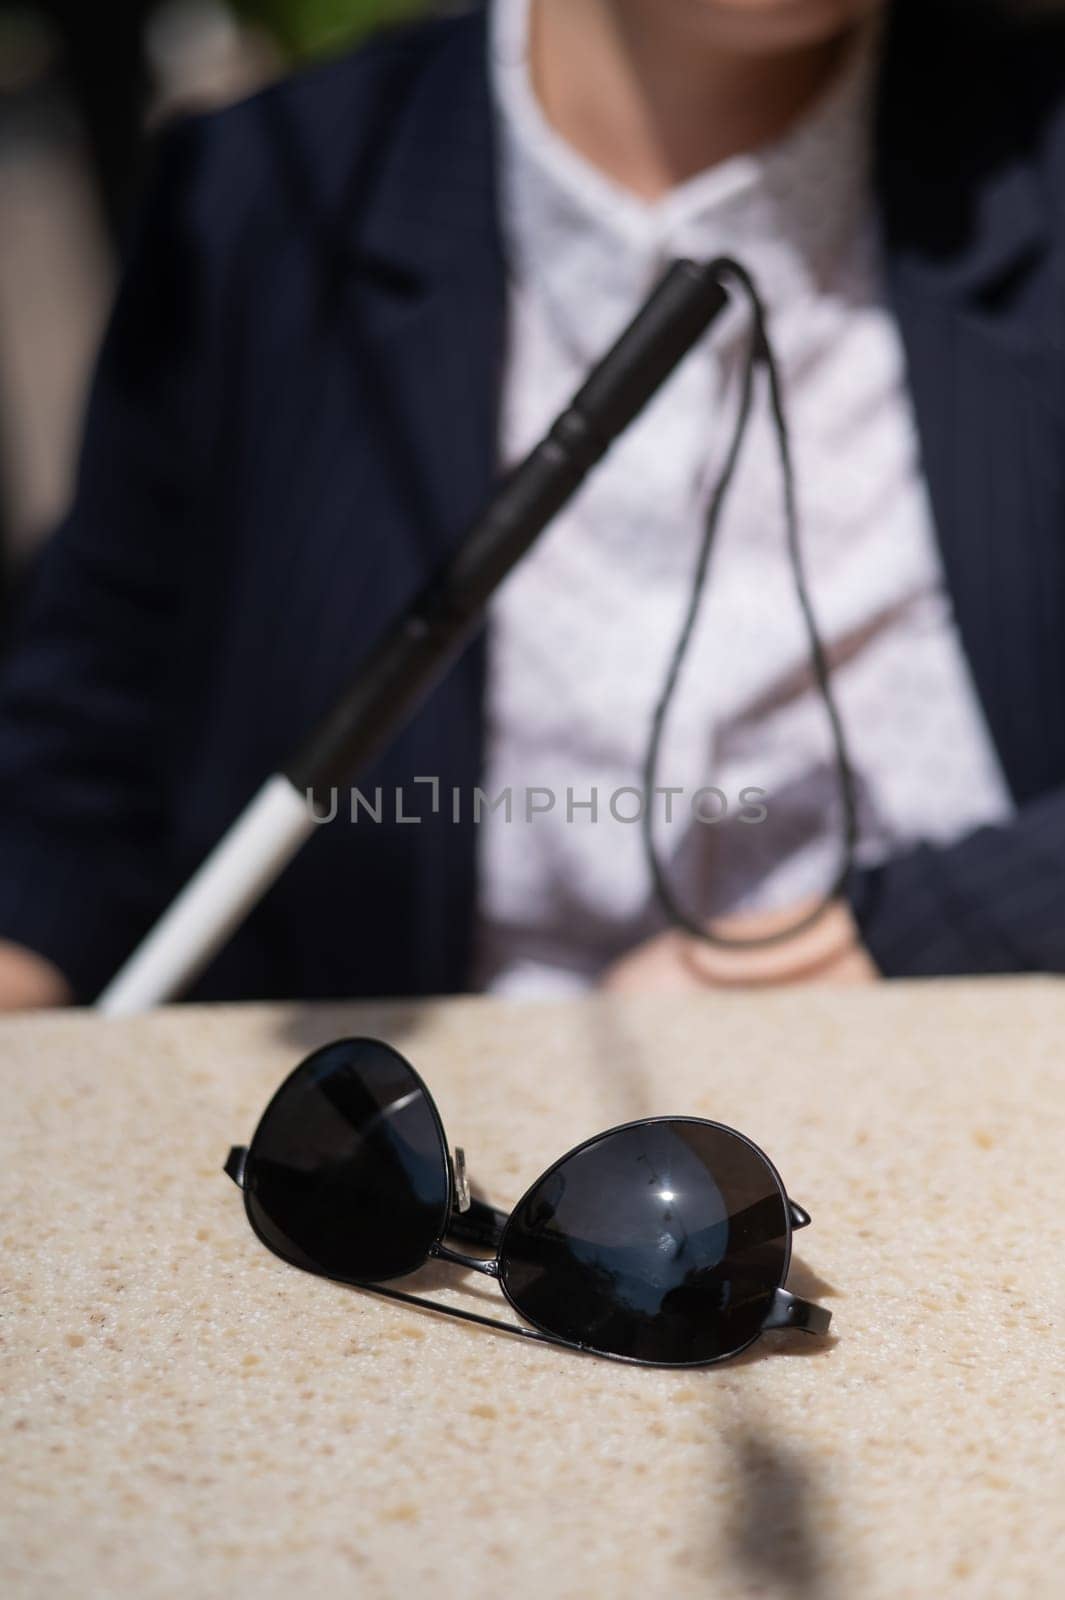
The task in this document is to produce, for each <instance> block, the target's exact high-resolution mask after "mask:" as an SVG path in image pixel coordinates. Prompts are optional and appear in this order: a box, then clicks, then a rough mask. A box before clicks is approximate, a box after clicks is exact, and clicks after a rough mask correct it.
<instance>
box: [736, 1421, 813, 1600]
mask: <svg viewBox="0 0 1065 1600" xmlns="http://www.w3.org/2000/svg"><path fill="white" fill-rule="evenodd" d="M728 1460H729V1465H730V1468H731V1470H732V1471H733V1472H734V1473H735V1474H736V1478H737V1481H738V1485H739V1495H738V1510H737V1511H736V1512H735V1513H734V1514H733V1516H732V1518H731V1519H730V1521H729V1523H728V1525H727V1526H726V1530H725V1549H726V1551H727V1555H728V1557H729V1558H730V1559H731V1562H732V1564H733V1565H734V1566H735V1567H736V1568H737V1569H738V1570H739V1571H740V1572H741V1573H743V1574H744V1576H745V1577H746V1578H748V1579H749V1580H750V1581H751V1582H752V1584H753V1585H756V1586H757V1592H758V1593H759V1594H764V1595H766V1596H782V1597H787V1600H815V1597H816V1600H832V1597H835V1596H836V1595H838V1593H839V1587H838V1584H837V1582H836V1578H835V1575H834V1573H833V1572H832V1571H831V1570H830V1567H829V1562H828V1557H827V1553H826V1552H825V1550H824V1548H823V1546H822V1542H821V1540H820V1538H819V1535H818V1533H817V1529H816V1508H817V1499H818V1492H817V1475H816V1471H815V1470H814V1468H813V1466H812V1464H811V1462H810V1460H809V1458H807V1457H805V1456H804V1455H803V1454H802V1453H800V1452H799V1451H798V1450H796V1449H795V1448H794V1446H792V1445H790V1444H789V1445H782V1444H781V1443H779V1442H778V1441H777V1440H774V1439H773V1438H772V1437H771V1436H770V1435H769V1434H768V1433H766V1432H765V1431H763V1430H762V1429H759V1428H757V1427H755V1426H753V1425H752V1424H751V1423H750V1422H747V1423H746V1424H744V1423H743V1422H740V1423H738V1424H737V1426H736V1429H735V1432H734V1434H733V1436H732V1438H731V1439H730V1448H729V1456H728ZM720 1558H721V1552H720V1548H718V1549H717V1550H715V1552H714V1556H713V1561H714V1565H715V1566H717V1565H718V1564H719V1563H720Z"/></svg>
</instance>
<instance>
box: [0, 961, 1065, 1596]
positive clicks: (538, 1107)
mask: <svg viewBox="0 0 1065 1600" xmlns="http://www.w3.org/2000/svg"><path fill="white" fill-rule="evenodd" d="M352 1032H360V1033H375V1034H378V1035H380V1036H382V1037H385V1038H388V1039H389V1040H391V1041H392V1042H393V1043H395V1044H396V1045H397V1046H398V1047H399V1048H401V1049H403V1050H404V1051H405V1052H406V1053H407V1054H408V1055H409V1056H410V1057H411V1059H412V1060H413V1061H414V1063H415V1065H416V1066H417V1067H418V1068H419V1070H420V1071H421V1072H422V1074H423V1076H425V1078H426V1079H427V1081H428V1083H429V1085H430V1087H431V1089H432V1090H433V1092H434V1095H435V1097H436V1099H437V1102H438V1104H439V1106H440V1109H441V1112H442V1115H443V1119H444V1124H445V1127H446V1128H447V1130H448V1132H449V1135H450V1137H451V1139H452V1140H453V1141H454V1142H458V1143H461V1144H463V1145H464V1146H465V1148H466V1151H467V1155H468V1158H469V1161H470V1165H471V1170H472V1171H473V1173H474V1174H475V1176H476V1178H477V1179H478V1180H479V1182H480V1184H481V1186H482V1187H483V1188H484V1189H485V1190H486V1191H487V1192H488V1193H489V1194H490V1195H491V1196H492V1198H493V1199H495V1200H497V1201H499V1202H504V1203H505V1202H508V1201H509V1202H513V1201H514V1200H516V1199H517V1197H518V1195H519V1194H520V1193H521V1191H522V1190H523V1189H524V1188H525V1186H526V1185H527V1183H528V1182H529V1181H530V1180H531V1179H532V1178H533V1177H534V1176H536V1174H537V1173H538V1172H540V1171H541V1170H542V1169H543V1168H544V1167H546V1166H547V1165H548V1164H549V1163H550V1162H551V1161H552V1160H553V1159H555V1158H556V1157H557V1156H558V1155H560V1154H561V1153H562V1151H563V1150H564V1149H566V1148H568V1147H569V1146H570V1145H572V1144H574V1143H576V1142H577V1141H578V1140H580V1139H582V1138H584V1137H585V1136H587V1135H589V1134H591V1133H594V1132H597V1131H599V1130H600V1129H602V1128H605V1127H608V1126H610V1125H611V1124H613V1123H616V1122H620V1121H625V1120H627V1119H629V1118H632V1117H638V1116H645V1115H653V1114H657V1113H669V1112H689V1113H693V1114H696V1115H704V1116H711V1117H714V1118H716V1119H718V1120H721V1121H724V1122H727V1123H731V1124H733V1125H734V1126H736V1127H739V1128H741V1129H743V1130H744V1131H745V1132H746V1133H748V1134H749V1135H750V1136H751V1137H752V1138H754V1139H755V1140H757V1141H758V1143H760V1144H761V1145H762V1146H763V1147H764V1148H765V1149H766V1150H767V1151H768V1153H769V1154H770V1155H771V1156H772V1157H773V1159H774V1160H775V1161H776V1162H777V1164H778V1165H779V1167H780V1169H781V1171H782V1173H783V1175H784V1178H785V1180H786V1182H787V1184H788V1188H789V1190H790V1192H791V1193H792V1195H793V1196H794V1197H795V1198H796V1199H798V1200H800V1201H801V1202H802V1203H803V1204H805V1205H806V1206H808V1208H809V1209H810V1211H811V1212H812V1213H813V1215H814V1226H813V1227H812V1228H811V1229H810V1230H809V1231H808V1232H806V1233H803V1234H802V1235H800V1236H799V1240H798V1254H799V1259H798V1260H797V1261H796V1262H795V1264H794V1266H793V1270H792V1276H791V1279H790V1284H791V1287H793V1288H795V1289H797V1290H798V1291H799V1292H800V1293H803V1294H806V1295H809V1296H811V1297H813V1298H817V1299H820V1300H822V1301H823V1302H824V1303H825V1304H826V1305H829V1306H830V1307H831V1308H832V1310H833V1312H834V1314H835V1320H834V1334H835V1337H834V1338H832V1339H830V1340H828V1341H824V1342H819V1341H815V1340H808V1339H804V1338H803V1336H802V1335H800V1334H778V1335H771V1336H767V1337H765V1338H763V1339H762V1340H761V1341H760V1342H759V1344H758V1345H757V1346H755V1347H754V1349H753V1350H752V1351H751V1352H749V1353H748V1354H747V1355H745V1356H744V1357H742V1358H740V1359H739V1360H738V1361H736V1362H735V1363H732V1364H729V1365H726V1366H721V1367H717V1368H711V1369H709V1370H707V1371H703V1372H694V1373H693V1372H672V1373H671V1372H668V1371H658V1370H650V1369H646V1368H640V1367H632V1366H624V1365H619V1364H617V1363H612V1362H606V1361H600V1360H596V1359H594V1358H589V1357H584V1356H580V1355H575V1354H567V1353H565V1352H560V1351H556V1350H552V1349H550V1348H546V1347H541V1346H538V1345H536V1344H532V1343H528V1342H526V1341H524V1340H520V1339H515V1338H512V1337H510V1336H508V1335H506V1334H496V1333H492V1332H490V1331H488V1330H484V1329H481V1328H478V1327H475V1326H471V1325H468V1324H465V1323H462V1322H457V1321H453V1320H451V1319H449V1318H446V1317H439V1316H436V1315H434V1314H432V1313H429V1312H420V1311H415V1310H411V1309H409V1308H407V1307H405V1306H402V1305H397V1304H395V1303H392V1302H389V1301H385V1300H381V1299H379V1298H375V1297H372V1296H370V1295H368V1294H365V1293H361V1292H359V1291H358V1290H354V1289H349V1288H345V1287H342V1286H339V1285H336V1284H332V1283H328V1282H325V1281H323V1280H320V1279H316V1278H314V1277H311V1276H309V1275H307V1274H305V1273H301V1272H298V1271H296V1270H295V1269H293V1268H291V1267H288V1266H285V1265H284V1264H283V1263H282V1262H280V1261H278V1260H277V1259H276V1258H275V1257H273V1256H272V1255H270V1254H269V1252H267V1251H266V1250H264V1249H263V1248H262V1246H261V1245H259V1243H258V1242H257V1241H256V1240H255V1238H254V1237H253V1236H252V1234H251V1232H250V1230H249V1228H248V1226H247V1223H246V1221H245V1218H244V1213H243V1207H242V1205H241V1203H240V1199H239V1196H238V1194H237V1192H236V1190H235V1189H234V1188H233V1187H232V1185H231V1184H230V1183H229V1182H228V1181H227V1180H226V1179H225V1178H224V1177H223V1176H222V1174H221V1171H220V1165H221V1161H222V1159H223V1158H224V1156H225V1152H226V1150H227V1148H228V1146H229V1144H230V1143H233V1142H239V1141H240V1140H246V1138H247V1136H248V1135H250V1133H251V1132H252V1130H253V1128H254V1125H255V1122H256V1120H257V1117H258V1114H259V1112H260V1110H261V1109H262V1107H263V1105H264V1103H265V1101H266V1099H267V1097H268V1095H269V1093H270V1092H271V1090H272V1089H273V1087H274V1086H275V1084H276V1083H277V1082H278V1081H279V1079H280V1078H281V1076H282V1075H283V1074H284V1072H285V1071H286V1070H287V1069H288V1068H289V1067H290V1066H291V1065H293V1064H294V1063H295V1061H296V1060H298V1059H299V1058H300V1057H301V1056H302V1055H303V1054H304V1053H306V1051H307V1050H308V1049H310V1048H311V1047H313V1046H314V1045H316V1044H319V1043H321V1042H324V1041H325V1040H327V1039H330V1038H333V1037H336V1036H339V1035H341V1034H344V1033H352ZM1063 1054H1065V985H1061V984H1058V983H1053V982H1050V981H1039V980H1033V981H1030V982H1027V983H1019V984H1018V983H989V984H979V985H966V984H959V985H927V986H919V985H914V986H904V985H899V986H884V987H882V988H878V989H876V990H871V991H868V992H860V991H857V990H855V991H836V992H833V991H830V990H810V991H807V992H805V993H800V992H794V993H777V994H769V995H764V996H755V997H723V998H722V997H719V996H715V995H712V994H707V995H705V996H698V997H696V998H695V999H692V1000H687V1001H684V1002H682V1003H678V1002H677V1001H676V1000H673V999H671V1000H669V1001H667V1002H663V1001H661V1000H650V999H637V998H630V999H626V1000H624V1001H623V1002H622V1001H618V1000H612V1001H606V1000H603V999H593V1000H590V1001H582V1002H576V1003H567V1004H563V1005H535V1006H523V1007H516V1006H513V1005H504V1004H499V1003H490V1002H480V1001H457V1002H445V1003H439V1004H429V1005H425V1006H420V1007H407V1006H393V1007H382V1006H362V1007H359V1006H334V1007H312V1008H303V1009H285V1008H280V1007H278V1008H262V1007H232V1008H224V1009H218V1010H209V1009H186V1010H181V1009H175V1010H170V1011H164V1012H160V1013H157V1014H156V1015H154V1016H150V1017H145V1018H137V1019H132V1020H129V1021H101V1020H97V1019H93V1018H92V1017H90V1016H88V1015H86V1014H77V1013H71V1014H65V1015H60V1014H56V1015H48V1016H41V1017H37V1018H25V1019H15V1020H11V1021H9V1022H5V1023H3V1024H2V1025H0V1071H2V1074H3V1093H4V1100H3V1104H4V1112H3V1118H2V1126H0V1196H2V1218H3V1220H2V1224H0V1227H2V1230H3V1254H2V1258H0V1260H2V1268H0V1272H2V1279H3V1281H2V1284H0V1313H2V1323H0V1335H2V1346H0V1358H2V1366H0V1372H2V1409H3V1428H2V1450H3V1457H4V1460H3V1489H2V1499H0V1591H2V1592H3V1593H4V1595H6V1596H11V1597H13V1600H14V1597H20V1600H21V1597H25V1596H41V1597H45V1596H47V1597H48V1600H58V1597H66V1596H74V1595H77V1596H107V1597H114V1596H126V1595H131V1596H132V1595H136V1596H138V1597H155V1596H160V1597H162V1596H168V1597H169V1596H179V1595H180V1596H187V1595H193V1596H197V1597H213V1596H216V1595H217V1596H222V1595H225V1596H231V1595H238V1594H248V1595H252V1596H254V1597H255V1600H273V1597H275V1596H276V1597H279V1600H280V1597H286V1600H287V1597H290V1596H292V1595H294V1594H297V1593H299V1594H302V1595H306V1596H313V1597H314V1600H332V1597H334V1596H337V1597H339V1596H344V1597H348V1596H355V1597H359V1600H362V1597H376V1596H393V1595H395V1596H407V1595H409V1594H410V1593H412V1592H417V1591H422V1592H424V1593H426V1594H429V1593H431V1594H432V1595H433V1596H434V1600H449V1597H452V1596H454V1597H455V1600H481V1597H485V1600H487V1597H493V1600H495V1597H497V1596H516V1597H534V1596H536V1597H540V1596H556V1595H557V1596H581V1597H582V1600H583V1597H593V1600H597V1597H599V1596H610V1597H628V1596H632V1597H636V1596H639V1597H641V1600H646V1597H658V1596H662V1597H665V1596H669V1597H671V1600H673V1597H676V1600H686V1597H689V1596H700V1597H702V1596H714V1597H715V1600H729V1597H732V1596H755V1595H761V1596H782V1597H797V1600H808V1597H814V1596H818V1597H820V1596H825V1597H831V1600H837V1597H838V1600H843V1597H847V1600H850V1597H864V1596H870V1597H879V1596H885V1597H886V1596H891V1597H893V1600H898V1597H900V1596H911V1595H912V1596H920V1597H922V1600H923V1597H927V1596H936V1597H940V1596H951V1597H953V1596H984V1595H986V1596H989V1597H990V1596H995V1597H996V1600H1008V1597H1011V1596H1017V1597H1023V1600H1030V1597H1032V1596H1035V1595H1037V1594H1042V1593H1051V1592H1053V1587H1054V1584H1053V1581H1051V1575H1052V1574H1053V1572H1054V1571H1055V1570H1057V1571H1059V1573H1060V1569H1061V1564H1062V1561H1063V1558H1065V1541H1063V1529H1062V1505H1063V1504H1065V1479H1063V1473H1062V1466H1061V1456H1060V1452H1059V1450H1058V1448H1057V1435H1058V1432H1059V1429H1060V1417H1061V1413H1060V1410H1056V1407H1057V1406H1059V1404H1060V1388H1061V1362H1060V1345H1056V1343H1055V1336H1054V1331H1053V1327H1054V1323H1055V1321H1056V1313H1057V1311H1058V1310H1059V1306H1058V1304H1057V1303H1056V1302H1057V1301H1058V1298H1059V1294H1060V1290H1059V1284H1060V1282H1061V1278H1062V1271H1061V1247H1062V1242H1063V1241H1062V1235H1063V1232H1065V1223H1063V1207H1062V1201H1061V1171H1062V1167H1063V1164H1065V1141H1063V1138H1062V1120H1063V1110H1065V1096H1063V1094H1062V1078H1063V1072H1062V1057H1063ZM450 1270H452V1269H443V1268H439V1267H437V1268H429V1269H426V1270H425V1271H424V1273H423V1274H421V1275H420V1277H421V1280H422V1283H421V1287H427V1288H431V1289H432V1291H433V1292H434V1293H437V1294H439V1295H442V1296H449V1297H453V1298H455V1299H458V1300H461V1301H462V1303H465V1304H466V1305H468V1306H471V1307H474V1308H478V1309H488V1310H490V1311H496V1310H498V1309H499V1307H498V1306H497V1305H488V1303H487V1300H486V1299H485V1296H486V1295H487V1296H489V1297H493V1298H494V1295H495V1286H494V1285H493V1284H491V1283H490V1282H487V1281H486V1280H484V1279H480V1278H475V1279H473V1280H472V1281H471V1280H470V1279H468V1278H467V1279H463V1278H462V1277H461V1276H460V1277H459V1279H458V1280H457V1282H456V1280H455V1279H454V1278H450V1277H447V1276H446V1273H447V1272H448V1271H450Z"/></svg>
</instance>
